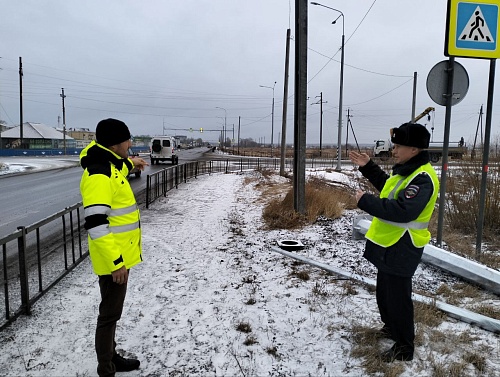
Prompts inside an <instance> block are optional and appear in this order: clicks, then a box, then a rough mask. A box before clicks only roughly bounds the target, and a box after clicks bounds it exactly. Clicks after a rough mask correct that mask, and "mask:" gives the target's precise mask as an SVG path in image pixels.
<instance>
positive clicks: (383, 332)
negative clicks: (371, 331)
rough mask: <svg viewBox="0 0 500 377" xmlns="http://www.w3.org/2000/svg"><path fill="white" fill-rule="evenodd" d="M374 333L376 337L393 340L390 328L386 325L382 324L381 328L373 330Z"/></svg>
mask: <svg viewBox="0 0 500 377" xmlns="http://www.w3.org/2000/svg"><path fill="white" fill-rule="evenodd" d="M375 335H376V336H377V338H386V339H392V340H395V339H394V337H393V336H392V332H391V329H390V328H388V327H387V326H384V327H382V328H381V329H379V330H377V331H376V332H375Z"/></svg>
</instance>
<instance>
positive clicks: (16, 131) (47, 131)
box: [1, 122, 73, 140]
mask: <svg viewBox="0 0 500 377" xmlns="http://www.w3.org/2000/svg"><path fill="white" fill-rule="evenodd" d="M1 137H2V138H16V139H17V138H20V137H21V127H20V126H16V127H14V128H11V129H9V130H7V131H4V132H2V133H1ZM23 139H52V140H63V139H64V134H63V133H62V132H59V131H57V130H56V129H55V128H53V127H49V126H46V125H45V124H42V123H34V122H25V123H23ZM66 140H73V138H72V137H70V136H68V135H66Z"/></svg>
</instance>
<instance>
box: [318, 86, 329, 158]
mask: <svg viewBox="0 0 500 377" xmlns="http://www.w3.org/2000/svg"><path fill="white" fill-rule="evenodd" d="M318 97H319V102H316V104H318V103H319V112H320V115H319V156H320V157H321V156H322V154H323V104H324V103H328V101H324V102H323V92H320V95H319V96H316V98H318Z"/></svg>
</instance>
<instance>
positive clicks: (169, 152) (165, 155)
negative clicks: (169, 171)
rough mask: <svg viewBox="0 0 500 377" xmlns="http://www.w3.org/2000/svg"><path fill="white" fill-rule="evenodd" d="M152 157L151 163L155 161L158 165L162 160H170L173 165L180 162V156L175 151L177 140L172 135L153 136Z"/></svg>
mask: <svg viewBox="0 0 500 377" xmlns="http://www.w3.org/2000/svg"><path fill="white" fill-rule="evenodd" d="M150 148H151V150H150V152H151V153H150V155H149V157H150V159H151V165H154V164H155V162H156V164H157V165H158V163H159V162H160V161H170V162H171V163H172V165H177V164H178V163H179V156H177V155H176V154H175V153H176V151H175V149H176V142H175V139H174V138H173V137H171V136H153V137H152V138H151V147H150Z"/></svg>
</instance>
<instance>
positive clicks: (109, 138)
mask: <svg viewBox="0 0 500 377" xmlns="http://www.w3.org/2000/svg"><path fill="white" fill-rule="evenodd" d="M95 137H96V141H97V142H98V143H99V144H101V145H102V146H103V147H110V146H112V145H116V144H120V143H123V142H124V141H127V140H129V139H130V137H131V135H130V131H129V130H128V127H127V125H126V124H125V123H123V122H122V121H121V120H118V119H112V118H108V119H103V120H101V121H100V122H99V123H97V128H96V129H95Z"/></svg>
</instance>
